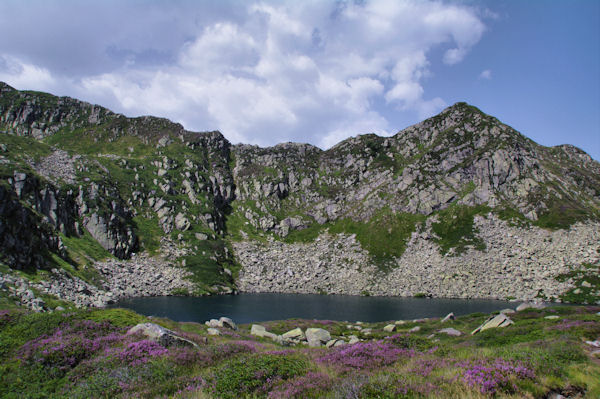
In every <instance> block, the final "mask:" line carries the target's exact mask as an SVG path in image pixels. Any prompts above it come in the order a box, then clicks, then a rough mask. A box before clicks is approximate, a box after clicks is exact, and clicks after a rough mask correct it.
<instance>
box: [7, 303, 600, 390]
mask: <svg viewBox="0 0 600 399" xmlns="http://www.w3.org/2000/svg"><path fill="white" fill-rule="evenodd" d="M0 307H1V310H0V381H1V382H2V383H0V396H1V397H6V398H21V397H27V398H63V397H68V398H89V397H111V398H131V397H145V398H146V397H147V398H155V397H170V398H178V399H191V398H204V399H213V398H214V399H216V398H219V399H221V398H268V399H283V398H286V399H287V398H296V399H299V398H303V399H304V398H325V399H333V398H340V397H354V398H360V399H363V398H364V399H366V398H417V397H433V398H447V397H466V398H474V399H484V398H516V397H530V398H537V397H540V398H541V397H546V396H547V395H548V394H550V393H551V392H563V393H568V392H578V393H579V394H580V395H583V397H598V396H600V383H599V381H600V366H599V365H598V364H597V362H596V361H595V360H593V359H592V358H591V357H590V355H589V352H590V350H589V348H590V346H589V345H588V344H586V343H585V341H586V340H591V339H592V338H590V337H592V336H593V337H597V336H598V334H600V319H599V316H597V315H596V313H597V312H599V311H600V307H599V306H588V307H581V306H579V307H577V306H561V307H551V308H545V309H540V310H531V311H529V310H528V311H524V312H517V313H515V314H511V315H510V316H511V319H512V320H513V321H514V324H513V325H510V326H507V327H504V328H502V329H499V328H497V329H490V330H486V331H483V332H480V333H479V334H476V335H475V336H471V335H470V334H469V332H470V331H471V330H472V329H474V328H475V327H477V326H478V325H479V324H481V322H482V321H483V320H485V319H486V318H487V317H488V315H486V314H481V313H478V314H472V315H466V316H459V317H457V318H456V319H455V320H452V321H449V322H446V323H442V322H441V321H440V320H439V319H428V320H424V321H421V322H418V323H417V322H406V323H405V324H403V325H398V326H397V329H398V330H400V331H396V332H393V333H387V332H385V331H383V326H384V325H386V324H388V322H381V323H363V324H362V328H363V329H367V328H368V329H370V330H371V334H370V335H368V334H362V333H360V332H359V331H357V330H355V329H354V328H352V326H350V325H348V323H346V322H337V321H331V320H321V321H319V320H299V319H290V320H281V321H272V322H267V323H264V325H265V326H266V327H267V329H268V330H269V331H274V332H276V333H278V334H280V333H282V332H284V331H289V330H291V329H293V328H295V327H299V328H302V329H303V330H304V329H306V328H309V327H319V328H324V329H326V330H328V331H329V332H330V333H331V335H332V337H333V338H334V339H343V340H345V341H347V340H348V337H349V336H350V335H359V336H360V337H361V338H362V339H363V341H361V342H358V343H355V344H352V345H344V346H339V347H334V348H324V347H322V348H309V347H306V346H304V345H300V346H286V347H283V346H280V345H279V344H277V343H275V342H272V341H271V340H269V339H264V338H258V337H255V336H253V335H251V334H250V333H249V332H250V326H249V325H241V326H239V327H240V329H239V330H238V331H236V332H232V331H229V330H224V329H222V330H221V331H222V335H221V336H209V335H208V334H207V326H205V325H204V324H198V323H189V322H188V323H177V322H174V321H171V320H167V319H154V320H153V322H155V323H159V324H161V325H164V326H166V327H168V328H169V329H171V330H173V331H175V333H176V334H178V335H180V336H182V337H184V338H186V339H188V340H190V341H193V342H196V343H198V344H199V346H198V347H165V346H162V345H161V344H159V343H156V342H154V341H151V340H148V339H147V337H145V336H143V335H140V334H126V332H127V330H128V329H129V328H130V327H131V326H133V325H135V324H138V323H141V322H146V321H148V320H147V318H146V317H144V316H140V315H138V314H136V313H134V312H131V311H129V310H123V309H95V310H85V311H82V310H77V311H65V312H53V313H30V312H28V311H25V310H23V309H14V308H7V307H5V306H4V304H3V303H2V302H1V301H0ZM548 315H553V316H558V318H554V319H547V318H545V317H546V316H548ZM415 325H419V326H420V330H419V331H416V332H415V331H412V332H411V331H410V329H411V328H412V327H414V326H415ZM449 326H451V327H452V328H455V329H457V330H459V331H461V332H463V334H462V335H460V336H448V335H446V334H443V333H440V332H439V330H440V329H441V328H445V327H449ZM432 334H433V336H432ZM594 339H596V338H594Z"/></svg>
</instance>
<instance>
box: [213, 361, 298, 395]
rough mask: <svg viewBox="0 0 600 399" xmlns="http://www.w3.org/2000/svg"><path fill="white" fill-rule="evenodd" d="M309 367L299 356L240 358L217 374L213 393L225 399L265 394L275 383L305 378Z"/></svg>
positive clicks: (227, 363)
mask: <svg viewBox="0 0 600 399" xmlns="http://www.w3.org/2000/svg"><path fill="white" fill-rule="evenodd" d="M307 367H308V362H307V361H306V359H304V358H302V357H300V356H297V355H269V354H260V355H258V354H256V355H246V356H242V357H238V358H235V359H233V360H231V361H228V362H226V363H225V364H224V365H222V366H220V367H219V368H218V369H217V370H216V371H215V373H214V383H213V387H212V393H213V394H214V395H215V396H217V397H219V398H223V399H228V398H231V399H233V398H238V397H240V396H241V397H243V396H244V395H250V394H257V393H260V394H265V393H266V392H268V391H270V390H271V388H272V386H273V385H274V384H275V383H277V382H279V381H287V380H289V379H292V378H294V377H297V376H300V375H303V374H304V373H305V372H306V371H305V370H306V368H307Z"/></svg>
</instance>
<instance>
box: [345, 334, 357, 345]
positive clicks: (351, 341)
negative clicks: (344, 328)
mask: <svg viewBox="0 0 600 399" xmlns="http://www.w3.org/2000/svg"><path fill="white" fill-rule="evenodd" d="M357 342H360V339H358V337H357V336H356V335H351V336H350V337H349V340H348V344H349V345H352V344H355V343H357Z"/></svg>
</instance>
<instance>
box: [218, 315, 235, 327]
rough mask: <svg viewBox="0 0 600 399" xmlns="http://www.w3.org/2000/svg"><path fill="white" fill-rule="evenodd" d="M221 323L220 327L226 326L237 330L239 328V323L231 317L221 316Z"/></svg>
mask: <svg viewBox="0 0 600 399" xmlns="http://www.w3.org/2000/svg"><path fill="white" fill-rule="evenodd" d="M219 324H221V326H220V327H226V328H229V329H231V330H237V329H238V328H237V325H236V324H235V323H234V322H233V320H231V319H230V318H229V317H221V318H220V319H219Z"/></svg>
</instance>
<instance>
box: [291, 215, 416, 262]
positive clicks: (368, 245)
mask: <svg viewBox="0 0 600 399" xmlns="http://www.w3.org/2000/svg"><path fill="white" fill-rule="evenodd" d="M424 219H425V217H424V216H423V215H418V214H417V215H414V214H409V213H395V212H393V211H391V210H390V209H389V208H383V209H381V210H379V211H377V212H376V213H375V215H374V216H373V217H372V218H371V219H370V220H369V221H367V222H357V221H354V220H352V219H349V218H346V219H339V220H336V221H335V222H331V223H326V224H324V225H318V224H316V223H314V224H312V225H311V226H309V227H308V228H307V229H303V230H295V231H292V232H290V234H289V235H288V236H287V237H286V238H285V241H286V242H310V241H313V240H314V239H315V238H316V237H318V235H319V234H320V233H322V232H323V231H324V230H325V229H327V230H328V231H329V233H331V234H356V239H357V240H358V242H359V243H360V245H361V247H362V248H363V249H364V250H366V251H367V252H368V253H369V255H370V256H371V257H372V258H373V260H374V262H375V263H376V264H378V265H380V266H381V267H382V268H385V267H386V264H387V263H388V262H389V261H391V260H392V259H393V258H396V257H400V256H402V254H403V253H404V251H405V250H406V244H407V243H408V240H409V239H410V236H411V234H412V233H413V232H415V231H416V229H417V226H418V225H419V224H420V223H422V222H423V220H424Z"/></svg>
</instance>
